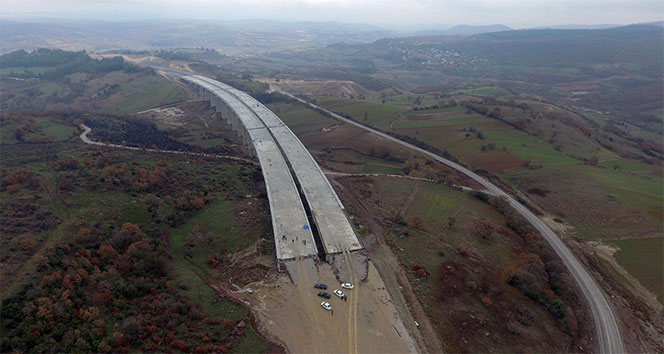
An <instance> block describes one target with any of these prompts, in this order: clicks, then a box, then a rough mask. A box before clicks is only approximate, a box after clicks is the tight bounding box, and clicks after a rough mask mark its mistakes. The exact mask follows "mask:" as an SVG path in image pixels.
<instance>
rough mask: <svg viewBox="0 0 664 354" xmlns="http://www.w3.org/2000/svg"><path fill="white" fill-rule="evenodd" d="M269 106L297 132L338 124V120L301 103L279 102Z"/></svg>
mask: <svg viewBox="0 0 664 354" xmlns="http://www.w3.org/2000/svg"><path fill="white" fill-rule="evenodd" d="M269 108H270V109H271V110H273V111H274V112H275V113H276V114H277V115H278V116H279V118H281V120H283V121H284V123H286V124H287V125H288V127H289V128H291V129H292V130H293V131H294V132H295V133H304V132H307V131H311V130H319V129H322V128H324V127H326V126H331V125H335V124H338V122H337V121H336V120H334V119H332V118H329V117H326V116H324V115H322V114H320V113H318V112H316V111H314V110H313V109H309V108H305V107H302V106H300V105H292V104H286V103H278V104H270V105H269Z"/></svg>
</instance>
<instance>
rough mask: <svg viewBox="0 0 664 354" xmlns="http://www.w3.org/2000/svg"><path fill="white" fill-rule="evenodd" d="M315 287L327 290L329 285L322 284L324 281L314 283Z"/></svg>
mask: <svg viewBox="0 0 664 354" xmlns="http://www.w3.org/2000/svg"><path fill="white" fill-rule="evenodd" d="M314 288H316V289H323V290H325V289H327V285H325V284H322V283H318V284H316V285H314Z"/></svg>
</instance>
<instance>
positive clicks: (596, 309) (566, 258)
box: [278, 91, 624, 353]
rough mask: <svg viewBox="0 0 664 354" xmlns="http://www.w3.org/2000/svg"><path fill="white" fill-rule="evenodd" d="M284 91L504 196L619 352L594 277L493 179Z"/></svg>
mask: <svg viewBox="0 0 664 354" xmlns="http://www.w3.org/2000/svg"><path fill="white" fill-rule="evenodd" d="M278 92H280V93H283V94H285V95H288V96H290V97H292V98H294V99H296V100H298V101H300V102H302V103H305V104H307V105H309V106H311V107H314V108H318V109H322V110H324V111H326V112H328V113H330V114H331V115H332V116H333V117H334V118H335V119H337V120H340V121H342V122H344V123H347V124H352V125H354V126H356V127H358V128H361V129H364V130H366V131H369V132H371V133H374V134H376V135H378V136H380V137H382V138H384V139H387V140H390V141H392V142H394V143H397V144H399V145H401V146H404V147H406V148H408V149H411V150H414V151H417V152H419V153H421V154H424V155H426V156H428V157H430V158H432V159H434V160H436V161H438V162H440V163H443V164H445V165H447V166H449V167H451V168H453V169H455V170H457V171H459V172H461V173H463V174H465V175H466V176H468V177H470V178H472V179H473V180H475V181H476V182H478V183H480V184H481V185H483V186H484V187H485V188H486V189H487V190H488V191H489V192H490V193H491V194H494V195H496V196H499V197H503V198H505V200H506V201H507V202H508V203H509V204H510V205H511V206H512V207H513V208H514V209H515V210H516V211H517V212H518V213H519V214H521V215H522V216H523V217H524V218H526V220H528V222H530V223H531V224H532V225H533V226H534V227H535V228H536V229H537V231H539V232H540V234H542V236H543V237H544V239H545V240H546V241H547V242H549V244H550V245H551V247H553V249H554V250H555V251H556V253H557V254H558V256H559V257H560V258H561V259H562V261H563V263H564V264H565V266H567V269H568V270H569V272H570V273H571V274H572V276H573V277H574V279H575V280H576V282H577V283H578V284H579V286H580V287H581V290H582V291H583V295H584V296H585V297H586V300H587V301H588V303H589V304H590V307H591V309H592V314H593V319H594V322H595V328H596V329H597V335H598V338H599V350H600V352H602V353H623V352H624V350H623V346H622V340H621V339H620V331H619V330H618V324H617V322H616V319H615V316H614V315H613V311H612V310H611V306H610V305H609V303H608V301H607V300H606V298H605V296H604V293H603V292H602V290H601V289H600V288H599V286H598V285H597V283H596V282H595V280H594V279H593V278H592V277H591V276H590V274H589V273H588V271H586V269H585V268H583V266H582V265H581V263H580V262H579V261H578V260H577V259H576V257H575V256H574V255H573V254H572V252H571V251H570V250H569V248H567V246H566V245H565V244H564V243H563V242H562V240H560V238H559V237H558V236H557V235H556V234H555V233H554V232H553V231H552V230H551V229H550V228H549V227H548V226H547V225H546V224H545V223H544V222H542V220H540V219H539V218H538V217H537V216H536V215H535V214H533V213H532V212H531V211H530V210H528V209H527V208H526V207H525V206H524V205H523V204H521V203H519V202H518V201H517V200H515V199H514V198H512V197H511V196H510V195H508V194H507V193H505V192H504V191H503V190H501V189H500V188H498V187H497V186H496V185H494V184H493V183H491V182H489V181H487V180H486V179H484V178H483V177H481V176H479V175H478V174H476V173H474V172H473V171H470V170H469V169H467V168H465V167H463V166H461V165H459V164H457V163H455V162H453V161H450V160H448V159H446V158H443V157H441V156H439V155H436V154H434V153H432V152H430V151H427V150H424V149H422V148H420V147H417V146H415V145H413V144H409V143H407V142H405V141H402V140H399V139H397V138H395V137H393V136H390V135H388V134H385V133H382V132H380V131H378V130H375V129H372V128H369V127H367V126H364V125H362V124H360V123H357V122H355V121H353V120H350V119H347V118H344V117H342V116H340V115H338V114H336V113H334V112H331V111H328V110H326V109H324V108H322V107H320V106H317V105H314V104H312V103H310V102H307V101H305V100H303V99H301V98H299V97H296V96H294V95H291V94H289V93H287V92H284V91H278Z"/></svg>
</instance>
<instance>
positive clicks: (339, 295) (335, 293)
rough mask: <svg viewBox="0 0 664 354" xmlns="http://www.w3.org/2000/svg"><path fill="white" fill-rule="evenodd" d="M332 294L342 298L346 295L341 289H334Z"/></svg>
mask: <svg viewBox="0 0 664 354" xmlns="http://www.w3.org/2000/svg"><path fill="white" fill-rule="evenodd" d="M334 295H336V296H338V297H339V298H340V299H343V298H344V297H346V295H345V294H344V293H343V291H341V290H339V289H337V290H335V291H334Z"/></svg>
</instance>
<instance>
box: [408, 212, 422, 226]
mask: <svg viewBox="0 0 664 354" xmlns="http://www.w3.org/2000/svg"><path fill="white" fill-rule="evenodd" d="M408 226H410V227H412V228H413V229H418V230H424V221H423V220H422V218H421V217H419V216H417V215H416V216H411V217H410V218H409V219H408Z"/></svg>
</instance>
